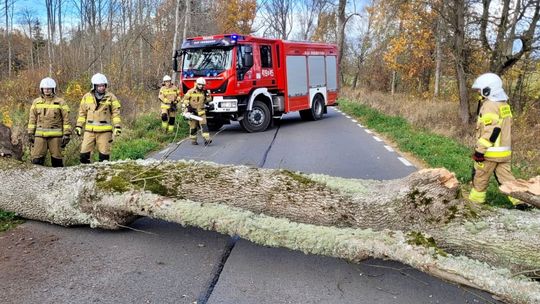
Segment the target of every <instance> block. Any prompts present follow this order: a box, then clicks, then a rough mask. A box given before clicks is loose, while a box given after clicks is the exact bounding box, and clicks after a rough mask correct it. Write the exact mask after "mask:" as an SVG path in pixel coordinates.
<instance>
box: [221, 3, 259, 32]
mask: <svg viewBox="0 0 540 304" xmlns="http://www.w3.org/2000/svg"><path fill="white" fill-rule="evenodd" d="M256 12H257V1H256V0H231V1H227V0H219V1H216V10H215V20H216V21H217V27H218V31H219V32H220V33H238V34H245V35H247V34H251V33H252V32H253V22H254V20H255V16H256Z"/></svg>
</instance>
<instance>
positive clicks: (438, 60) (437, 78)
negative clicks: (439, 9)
mask: <svg viewBox="0 0 540 304" xmlns="http://www.w3.org/2000/svg"><path fill="white" fill-rule="evenodd" d="M441 28H442V21H441V18H440V17H438V18H437V25H436V36H435V39H436V40H435V82H434V85H433V86H434V88H433V97H439V88H440V84H439V82H440V78H441V61H442V54H441V53H442V52H441V40H442V29H441Z"/></svg>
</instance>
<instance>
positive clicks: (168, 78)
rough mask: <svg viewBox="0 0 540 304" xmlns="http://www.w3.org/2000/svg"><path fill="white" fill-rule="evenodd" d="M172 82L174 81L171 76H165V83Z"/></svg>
mask: <svg viewBox="0 0 540 304" xmlns="http://www.w3.org/2000/svg"><path fill="white" fill-rule="evenodd" d="M171 80H172V78H171V76H169V75H165V76H163V82H165V81H171Z"/></svg>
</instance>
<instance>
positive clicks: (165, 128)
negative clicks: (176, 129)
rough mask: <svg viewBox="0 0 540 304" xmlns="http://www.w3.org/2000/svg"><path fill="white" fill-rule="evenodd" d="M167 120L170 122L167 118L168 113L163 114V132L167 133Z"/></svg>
mask: <svg viewBox="0 0 540 304" xmlns="http://www.w3.org/2000/svg"><path fill="white" fill-rule="evenodd" d="M167 120H169V118H168V117H167V113H162V114H161V129H163V131H167Z"/></svg>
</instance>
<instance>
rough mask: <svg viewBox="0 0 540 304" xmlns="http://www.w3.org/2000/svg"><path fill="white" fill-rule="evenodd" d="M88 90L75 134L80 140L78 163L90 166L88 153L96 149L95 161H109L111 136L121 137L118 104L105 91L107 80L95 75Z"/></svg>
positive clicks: (118, 102)
mask: <svg viewBox="0 0 540 304" xmlns="http://www.w3.org/2000/svg"><path fill="white" fill-rule="evenodd" d="M91 82H92V89H91V90H90V92H88V93H86V94H85V95H84V96H83V98H82V99H81V104H80V106H79V116H78V118H77V126H76V127H75V133H76V134H77V135H78V136H81V135H83V126H84V136H83V141H82V144H81V154H80V160H81V163H82V164H88V163H90V156H91V153H92V152H93V151H94V147H95V146H97V149H98V152H99V161H105V160H109V158H110V154H111V143H112V141H113V135H114V136H115V137H116V136H119V135H120V134H121V133H122V127H121V125H120V123H121V122H122V121H121V119H120V107H121V105H120V101H118V99H117V98H116V96H114V94H112V93H111V92H109V91H108V90H107V85H108V82H107V77H105V75H103V74H100V73H97V74H95V75H94V76H92V79H91Z"/></svg>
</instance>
